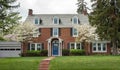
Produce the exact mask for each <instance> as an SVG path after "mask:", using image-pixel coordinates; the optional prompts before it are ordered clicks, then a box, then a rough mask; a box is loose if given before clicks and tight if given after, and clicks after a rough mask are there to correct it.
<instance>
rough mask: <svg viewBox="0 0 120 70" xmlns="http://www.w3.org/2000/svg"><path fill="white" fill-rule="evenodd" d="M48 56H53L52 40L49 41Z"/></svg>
mask: <svg viewBox="0 0 120 70" xmlns="http://www.w3.org/2000/svg"><path fill="white" fill-rule="evenodd" d="M48 56H51V43H50V40H48Z"/></svg>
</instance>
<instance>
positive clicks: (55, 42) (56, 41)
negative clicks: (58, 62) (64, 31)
mask: <svg viewBox="0 0 120 70" xmlns="http://www.w3.org/2000/svg"><path fill="white" fill-rule="evenodd" d="M54 44H57V45H58V46H57V49H58V51H57V52H58V54H57V55H55V54H53V52H54V51H53V45H54ZM51 50H52V56H59V51H60V48H59V40H53V41H52V48H51Z"/></svg>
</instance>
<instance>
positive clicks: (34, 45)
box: [30, 43, 42, 51]
mask: <svg viewBox="0 0 120 70" xmlns="http://www.w3.org/2000/svg"><path fill="white" fill-rule="evenodd" d="M30 50H35V51H37V50H42V44H41V43H32V44H31V45H30Z"/></svg>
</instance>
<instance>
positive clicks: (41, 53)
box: [21, 50, 48, 56]
mask: <svg viewBox="0 0 120 70" xmlns="http://www.w3.org/2000/svg"><path fill="white" fill-rule="evenodd" d="M47 54H48V51H47V50H40V51H27V52H26V53H22V54H21V56H47Z"/></svg>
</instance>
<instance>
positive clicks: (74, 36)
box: [72, 28, 78, 37]
mask: <svg viewBox="0 0 120 70" xmlns="http://www.w3.org/2000/svg"><path fill="white" fill-rule="evenodd" d="M74 29H75V28H72V36H73V37H78V30H77V29H76V30H77V35H74V31H75V30H74Z"/></svg>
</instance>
